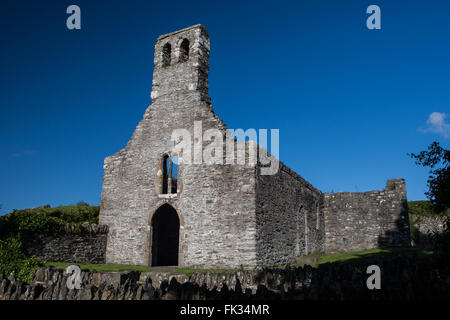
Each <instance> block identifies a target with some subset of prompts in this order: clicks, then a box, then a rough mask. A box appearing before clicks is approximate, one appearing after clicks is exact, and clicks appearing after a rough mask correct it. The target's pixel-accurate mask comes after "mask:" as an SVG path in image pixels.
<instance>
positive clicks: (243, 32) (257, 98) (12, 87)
mask: <svg viewBox="0 0 450 320" xmlns="http://www.w3.org/2000/svg"><path fill="white" fill-rule="evenodd" d="M71 4H76V5H78V6H79V7H80V8H81V15H82V18H81V27H82V28H81V30H71V31H69V30H68V29H67V28H66V19H67V17H68V15H67V14H66V8H67V7H68V6H69V5H71ZM371 4H376V5H378V6H379V7H380V8H381V28H382V29H381V30H368V29H367V28H366V19H367V17H368V15H367V14H366V8H367V7H368V6H369V5H371ZM449 10H450V4H449V2H448V1H430V0H428V1H404V0H396V1H380V0H374V1H363V0H345V1H344V0H341V1H336V0H329V1H325V0H316V1H312V0H309V1H292V2H289V1H288V2H286V1H235V2H233V1H214V2H212V1H195V0H191V1H106V0H104V1H84V0H71V1H65V0H58V1H31V0H30V1H23V0H14V1H11V0H6V1H5V0H2V1H1V4H0V39H1V40H0V41H1V42H2V44H1V50H0V57H1V59H0V70H1V73H0V91H1V94H0V204H3V208H2V209H1V211H0V212H1V213H6V212H10V211H11V210H12V209H13V208H16V209H21V208H27V207H34V206H39V205H44V204H50V205H52V206H56V205H65V204H74V203H76V202H78V201H86V202H89V203H91V204H99V203H100V195H101V186H102V175H103V159H104V158H105V157H106V156H109V155H111V154H113V153H115V152H117V151H119V150H120V149H121V148H123V147H124V146H125V145H126V143H127V142H128V140H129V139H130V137H131V135H132V133H133V130H134V128H135V127H136V125H137V123H138V122H139V121H140V120H141V119H142V116H143V114H144V111H145V109H146V108H147V107H148V106H149V105H150V103H151V100H150V92H151V83H152V72H153V50H154V45H155V41H156V39H157V37H158V35H160V34H163V33H167V32H171V31H174V30H177V29H180V28H184V27H187V26H191V25H194V24H197V23H201V24H203V25H204V26H206V28H207V29H208V32H209V35H210V37H211V57H210V78H209V84H210V96H211V98H212V101H213V106H214V110H215V111H216V113H218V114H219V115H220V117H221V118H222V119H223V120H224V122H225V123H226V124H227V126H228V127H229V128H236V129H237V128H243V129H248V128H256V129H258V128H267V129H270V128H278V129H280V158H281V160H282V161H283V162H284V163H285V164H287V165H288V166H290V167H291V168H293V169H294V170H295V171H297V172H298V173H299V174H301V175H302V176H303V177H304V178H306V179H307V180H308V181H310V182H311V183H312V184H313V185H314V186H316V187H317V188H319V189H321V190H323V191H326V192H331V191H334V192H339V191H367V190H374V189H383V188H384V186H385V182H386V180H387V179H390V178H401V177H403V178H405V179H406V183H407V191H408V198H409V199H410V200H420V199H425V196H424V192H425V191H426V178H427V176H428V174H427V170H426V169H424V168H419V167H417V166H415V164H414V162H413V161H412V160H411V159H410V158H409V157H408V156H407V153H408V152H418V151H421V150H424V149H425V148H426V147H427V145H429V144H430V143H431V142H433V141H439V142H441V144H442V145H443V146H444V147H446V148H448V147H449V141H450V139H449V136H448V135H449V134H448V130H449V125H448V123H449V122H450V119H449V118H445V114H450V90H449V88H450V77H449V75H450V41H449V40H450V37H449V36H450V23H449V18H448V15H449ZM433 112H439V114H435V116H434V118H433V117H432V119H431V120H432V121H431V122H429V123H428V124H427V119H429V117H430V115H431V114H432V113H433ZM449 117H450V116H449Z"/></svg>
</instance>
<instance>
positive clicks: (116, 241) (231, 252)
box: [100, 26, 256, 267]
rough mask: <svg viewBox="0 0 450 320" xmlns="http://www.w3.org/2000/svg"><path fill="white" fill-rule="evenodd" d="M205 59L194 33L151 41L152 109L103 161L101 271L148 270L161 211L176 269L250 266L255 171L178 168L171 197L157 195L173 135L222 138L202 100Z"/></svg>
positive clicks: (201, 35) (197, 29) (203, 37)
mask: <svg viewBox="0 0 450 320" xmlns="http://www.w3.org/2000/svg"><path fill="white" fill-rule="evenodd" d="M184 38H187V39H189V41H190V50H189V51H190V54H189V59H188V61H186V62H182V63H180V62H178V60H177V52H178V51H177V50H178V49H177V46H178V45H179V43H181V41H182V40H183V39H184ZM166 43H171V45H172V53H173V55H172V59H171V65H170V66H168V67H162V66H161V50H162V48H163V46H164V45H165V44H166ZM208 59H209V38H208V36H207V33H206V30H204V28H203V27H201V26H194V27H191V28H188V29H185V30H182V31H180V32H176V33H172V34H168V35H164V36H161V37H160V38H159V39H158V42H157V44H156V46H155V69H154V76H153V87H152V105H151V106H150V107H149V108H148V109H147V111H146V112H145V115H144V118H143V120H142V121H141V122H140V123H139V124H138V126H137V128H136V130H135V132H134V133H133V136H132V138H131V140H130V141H129V143H128V145H127V146H126V147H125V148H124V149H123V150H121V151H120V152H118V153H116V154H115V155H113V156H111V157H108V158H106V159H105V164H104V177H103V190H102V205H101V210H100V222H101V223H102V224H106V225H108V226H109V228H110V232H109V234H108V244H107V253H106V261H107V263H118V264H133V265H149V263H150V261H151V247H152V244H151V239H152V228H151V221H152V220H151V219H152V215H153V213H154V212H155V211H156V210H157V209H158V208H159V207H160V206H161V205H163V204H165V203H168V204H170V205H171V206H172V207H173V208H174V209H175V210H176V211H177V213H178V215H179V218H180V237H179V248H180V249H179V258H178V261H179V266H184V267H194V266H195V267H214V266H216V267H236V266H240V265H244V266H254V265H255V264H256V260H255V255H256V254H255V222H254V220H255V218H254V216H255V214H254V212H255V209H254V207H255V195H254V193H255V187H254V185H255V174H254V171H255V169H254V167H251V166H245V165H244V166H233V165H216V164H214V165H206V164H183V163H182V164H181V165H180V166H179V172H178V193H177V194H176V195H175V194H174V195H171V196H167V195H166V196H161V195H160V193H161V192H160V184H161V159H162V157H163V155H164V154H166V153H168V152H170V150H169V149H168V145H167V142H168V141H169V140H171V138H172V137H171V134H172V132H173V130H175V129H186V130H187V131H189V132H190V133H191V137H194V122H196V121H201V124H202V131H203V132H204V131H205V130H207V129H209V128H215V129H218V130H219V131H221V132H223V133H225V132H226V127H225V125H224V124H223V122H222V121H221V120H220V119H219V118H218V117H217V115H215V113H214V111H213V109H212V105H211V102H210V99H209V97H208V96H207V88H208V86H207V74H208V69H209V61H208ZM192 143H195V141H192ZM206 144H208V143H205V142H204V145H206Z"/></svg>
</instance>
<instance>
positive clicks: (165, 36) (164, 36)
mask: <svg viewBox="0 0 450 320" xmlns="http://www.w3.org/2000/svg"><path fill="white" fill-rule="evenodd" d="M197 28H199V29H203V31H205V32H206V34H208V33H207V31H206V28H205V27H204V26H203V25H202V24H195V25H193V26H190V27H187V28H184V29H181V30H177V31H173V32H169V33H166V34H162V35H160V36H159V37H158V40H157V41H160V40H162V39H165V38H167V37H170V36H173V35H175V34H178V33H182V32H186V31H189V30H191V29H197Z"/></svg>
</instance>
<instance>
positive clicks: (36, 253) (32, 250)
mask: <svg viewBox="0 0 450 320" xmlns="http://www.w3.org/2000/svg"><path fill="white" fill-rule="evenodd" d="M107 232H108V228H107V227H106V226H98V225H95V224H92V225H89V224H83V225H81V226H78V227H74V226H70V225H66V227H64V228H62V229H61V230H60V231H59V232H57V233H56V234H55V235H44V234H30V235H27V236H25V237H24V238H23V241H22V243H23V251H24V254H25V256H27V257H34V258H38V259H42V260H46V261H53V262H77V263H105V252H106V235H107Z"/></svg>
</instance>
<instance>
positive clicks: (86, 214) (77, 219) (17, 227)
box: [0, 204, 100, 239]
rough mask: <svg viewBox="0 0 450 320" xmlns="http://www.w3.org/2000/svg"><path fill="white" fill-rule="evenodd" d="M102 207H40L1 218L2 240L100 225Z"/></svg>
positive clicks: (17, 211) (0, 232) (16, 211)
mask: <svg viewBox="0 0 450 320" xmlns="http://www.w3.org/2000/svg"><path fill="white" fill-rule="evenodd" d="M99 210H100V207H98V206H89V205H84V204H82V205H77V206H60V207H55V208H50V207H48V206H46V207H39V208H33V209H25V210H15V211H14V212H12V213H10V214H7V215H4V216H1V217H0V239H5V238H8V237H11V236H16V235H18V234H19V235H23V234H26V233H43V234H52V233H54V232H55V231H57V230H58V229H59V228H60V227H61V226H64V225H65V224H67V223H69V224H74V225H77V224H82V223H84V222H88V223H98V214H99Z"/></svg>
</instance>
